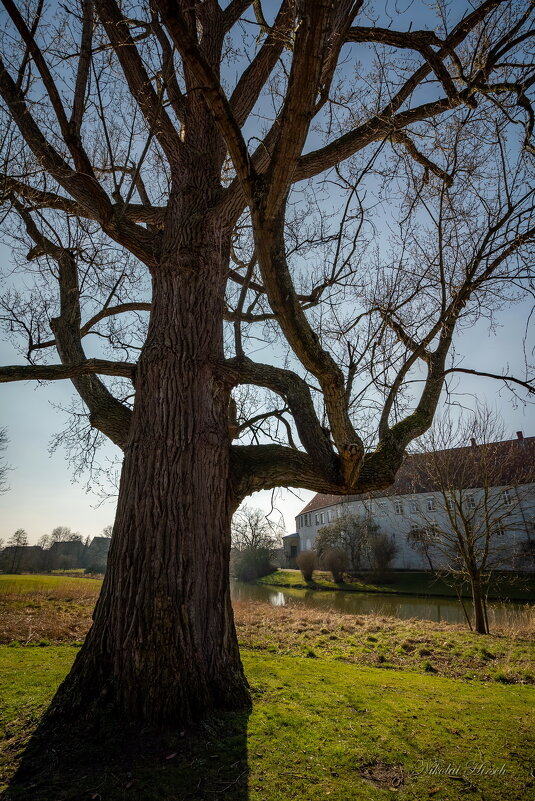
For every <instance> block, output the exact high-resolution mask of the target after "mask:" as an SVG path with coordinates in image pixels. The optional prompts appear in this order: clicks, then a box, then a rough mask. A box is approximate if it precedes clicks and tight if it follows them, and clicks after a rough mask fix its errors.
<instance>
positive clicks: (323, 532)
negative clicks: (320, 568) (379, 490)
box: [315, 512, 379, 573]
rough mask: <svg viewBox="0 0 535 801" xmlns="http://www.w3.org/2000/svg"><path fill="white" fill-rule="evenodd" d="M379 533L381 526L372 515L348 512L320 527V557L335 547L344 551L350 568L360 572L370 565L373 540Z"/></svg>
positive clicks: (318, 536)
mask: <svg viewBox="0 0 535 801" xmlns="http://www.w3.org/2000/svg"><path fill="white" fill-rule="evenodd" d="M378 534H379V526H378V525H377V523H375V522H374V521H373V520H372V519H371V517H369V516H364V515H356V514H352V513H350V512H346V513H345V514H342V515H341V516H340V517H337V518H336V519H335V520H333V521H332V522H331V523H329V524H328V525H326V526H323V528H320V529H319V531H318V534H317V537H316V541H315V548H316V550H317V552H318V557H319V558H320V559H322V558H323V557H324V555H325V554H326V553H327V552H328V551H331V550H333V549H338V550H342V551H344V553H345V554H346V556H347V566H348V568H349V570H351V571H352V572H353V573H358V572H359V571H360V570H363V569H367V568H369V567H370V555H371V548H372V542H373V540H374V538H375V537H377V536H378Z"/></svg>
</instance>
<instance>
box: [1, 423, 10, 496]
mask: <svg viewBox="0 0 535 801" xmlns="http://www.w3.org/2000/svg"><path fill="white" fill-rule="evenodd" d="M7 445H8V439H7V428H0V494H2V493H4V492H7V491H8V489H9V487H8V484H7V474H8V472H9V465H8V463H7V461H6V460H5V458H4V455H3V452H4V451H6V450H7Z"/></svg>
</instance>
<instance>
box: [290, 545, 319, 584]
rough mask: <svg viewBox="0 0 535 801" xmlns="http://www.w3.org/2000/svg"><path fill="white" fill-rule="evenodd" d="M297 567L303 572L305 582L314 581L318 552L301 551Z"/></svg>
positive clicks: (297, 559)
mask: <svg viewBox="0 0 535 801" xmlns="http://www.w3.org/2000/svg"><path fill="white" fill-rule="evenodd" d="M295 561H296V562H297V567H298V568H299V570H300V571H301V575H302V576H303V578H304V580H305V581H312V575H313V573H314V568H315V567H316V552H315V551H301V553H300V554H298V555H297V558H296V560H295Z"/></svg>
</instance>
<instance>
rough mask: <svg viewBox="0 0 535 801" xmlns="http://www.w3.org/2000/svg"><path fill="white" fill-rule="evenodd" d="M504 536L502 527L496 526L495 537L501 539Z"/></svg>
mask: <svg viewBox="0 0 535 801" xmlns="http://www.w3.org/2000/svg"><path fill="white" fill-rule="evenodd" d="M504 534H505V529H504V528H503V527H502V526H498V528H497V529H496V535H497V536H498V537H503V535H504Z"/></svg>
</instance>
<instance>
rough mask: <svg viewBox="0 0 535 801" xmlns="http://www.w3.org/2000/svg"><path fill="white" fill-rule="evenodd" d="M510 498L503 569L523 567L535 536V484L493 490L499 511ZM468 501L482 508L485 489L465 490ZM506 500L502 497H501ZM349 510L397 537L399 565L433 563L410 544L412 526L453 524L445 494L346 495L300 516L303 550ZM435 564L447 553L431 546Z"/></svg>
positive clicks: (421, 567)
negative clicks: (507, 496)
mask: <svg viewBox="0 0 535 801" xmlns="http://www.w3.org/2000/svg"><path fill="white" fill-rule="evenodd" d="M505 492H508V493H509V494H510V497H511V512H510V513H509V514H508V515H507V522H506V526H505V531H504V533H503V535H500V544H501V545H503V549H504V552H505V553H507V554H508V557H507V558H506V559H504V560H503V562H502V563H501V564H499V565H496V566H499V567H503V568H504V569H507V568H522V563H521V561H520V559H519V557H518V554H519V553H520V551H521V548H522V546H523V544H524V543H525V542H526V541H528V540H530V539H531V540H535V484H524V485H521V486H520V487H511V486H509V487H495V488H493V489H492V490H491V493H494V494H495V496H496V498H497V499H498V500H497V502H498V503H501V504H502V505H501V506H500V511H499V514H500V516H501V515H504V514H505V513H506V512H507V506H506V505H505V503H504V502H503V497H504V496H503V494H504V493H505ZM462 493H463V502H467V503H469V500H468V499H469V496H470V495H471V496H472V497H473V503H474V504H475V505H476V506H477V505H478V504H480V503H481V496H482V493H483V490H482V489H474V490H463V491H462ZM500 499H502V500H500ZM344 514H356V515H358V516H360V517H365V516H367V515H368V514H369V515H370V516H371V517H372V519H373V520H374V522H375V523H377V525H378V526H379V528H380V529H381V531H383V532H384V533H385V534H387V535H389V536H391V537H392V539H393V540H394V542H395V543H396V545H397V547H398V552H397V555H396V557H395V559H394V561H393V563H392V567H393V568H394V569H403V570H429V569H430V564H429V561H428V560H427V559H426V557H425V555H424V554H422V553H420V552H418V551H417V550H415V549H414V548H413V547H412V546H411V544H410V542H409V536H408V535H409V533H410V531H411V529H412V528H413V527H415V528H423V527H425V526H426V525H429V524H430V523H432V522H433V521H435V522H436V523H437V525H438V527H439V528H442V529H444V528H446V527H448V514H447V511H446V509H445V508H444V498H443V496H442V493H440V492H424V493H418V494H414V495H399V496H388V497H380V498H370V499H367V500H357V501H350V502H347V501H345V500H344V499H343V498H340V500H339V501H338V502H337V503H335V504H332V505H329V506H325V507H323V508H320V509H315V510H313V511H310V512H306V513H303V514H300V515H298V516H297V517H296V530H297V533H298V534H299V536H300V543H301V550H310V549H312V548H314V543H315V539H316V536H317V533H318V531H319V529H320V528H322V527H323V526H326V525H328V523H330V522H332V521H333V520H335V519H336V518H337V517H340V516H341V515H344ZM430 556H431V562H432V564H433V567H434V568H435V569H436V568H437V567H440V566H441V564H443V562H444V557H443V556H442V555H441V554H440V552H439V551H437V550H434V551H433V550H431V549H430Z"/></svg>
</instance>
